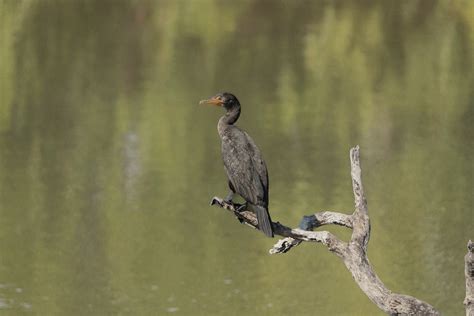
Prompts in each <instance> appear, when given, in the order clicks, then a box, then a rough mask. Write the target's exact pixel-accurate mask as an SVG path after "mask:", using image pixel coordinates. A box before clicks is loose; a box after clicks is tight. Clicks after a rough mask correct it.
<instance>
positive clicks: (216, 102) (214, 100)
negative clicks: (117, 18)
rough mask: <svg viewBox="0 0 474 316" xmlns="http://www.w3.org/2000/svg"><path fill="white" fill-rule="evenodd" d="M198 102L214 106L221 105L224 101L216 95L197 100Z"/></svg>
mask: <svg viewBox="0 0 474 316" xmlns="http://www.w3.org/2000/svg"><path fill="white" fill-rule="evenodd" d="M199 104H210V105H215V106H222V104H224V102H223V101H222V100H220V99H218V98H216V97H212V98H210V99H208V100H202V101H201V102H199Z"/></svg>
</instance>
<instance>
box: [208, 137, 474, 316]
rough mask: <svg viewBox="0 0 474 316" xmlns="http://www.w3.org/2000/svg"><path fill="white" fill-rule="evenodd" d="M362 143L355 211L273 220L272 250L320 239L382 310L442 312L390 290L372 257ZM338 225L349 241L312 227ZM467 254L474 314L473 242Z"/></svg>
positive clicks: (353, 155)
mask: <svg viewBox="0 0 474 316" xmlns="http://www.w3.org/2000/svg"><path fill="white" fill-rule="evenodd" d="M359 158H360V157H359V146H357V147H355V148H351V150H350V162H351V177H352V190H353V193H354V202H355V210H354V212H353V213H352V214H350V215H348V214H343V213H339V212H331V211H323V212H318V213H316V214H313V215H309V216H304V217H303V219H302V220H301V222H300V225H299V227H298V228H290V227H287V226H285V225H283V224H281V223H279V222H274V223H272V224H273V230H274V234H275V235H279V236H282V237H284V238H282V239H280V240H279V241H278V242H277V243H276V244H275V245H274V246H273V247H272V248H271V249H270V251H269V252H270V254H277V253H285V252H288V251H290V250H291V249H292V248H293V247H296V246H298V245H299V244H300V243H302V242H318V243H322V244H323V245H325V246H326V247H327V248H328V250H329V251H330V252H332V253H334V254H336V255H337V256H338V257H339V258H341V259H342V261H343V262H344V265H345V266H346V268H347V269H348V270H349V272H350V273H351V274H352V277H353V278H354V281H355V282H356V283H357V285H359V287H360V289H361V290H362V291H363V292H364V293H365V294H366V295H367V297H368V298H369V299H370V300H371V301H372V302H373V303H374V304H375V305H377V306H378V307H379V308H380V309H381V310H382V311H384V312H385V313H387V314H389V315H439V312H438V311H437V310H436V309H435V308H434V307H433V306H431V305H430V304H428V303H426V302H423V301H421V300H419V299H417V298H415V297H412V296H409V295H404V294H397V293H393V292H392V291H390V290H389V289H388V288H387V287H386V286H385V284H383V282H382V281H381V280H380V278H379V277H378V276H377V274H376V273H375V271H374V269H373V267H372V265H371V264H370V261H369V258H368V257H367V246H368V243H369V240H370V218H369V213H368V207H367V200H366V198H365V194H364V188H363V185H362V176H361V173H362V172H361V168H360V159H359ZM211 205H218V206H220V207H222V208H224V209H227V210H229V211H231V212H232V213H233V214H234V215H235V216H236V217H237V218H238V219H239V221H241V222H243V223H245V224H247V225H249V226H251V227H254V228H258V221H257V218H256V216H255V214H254V213H252V212H250V211H247V210H245V211H241V212H238V211H237V210H236V209H237V205H234V204H230V203H227V202H225V201H224V200H223V199H221V198H218V197H214V198H213V199H212V201H211ZM330 224H334V225H339V226H343V227H347V228H349V229H352V236H351V240H350V241H349V242H344V241H342V240H340V239H339V238H337V237H336V236H335V235H334V234H332V233H330V232H328V231H313V230H314V229H315V228H317V227H321V226H324V225H330ZM468 249H469V251H468V254H467V255H466V258H465V260H466V299H465V301H464V304H465V305H466V314H467V315H468V316H474V243H472V242H469V244H468Z"/></svg>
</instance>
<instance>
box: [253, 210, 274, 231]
mask: <svg viewBox="0 0 474 316" xmlns="http://www.w3.org/2000/svg"><path fill="white" fill-rule="evenodd" d="M252 206H253V208H254V209H255V213H257V220H258V227H259V228H260V230H261V231H263V233H264V234H265V235H266V236H267V237H273V228H272V219H271V218H270V213H268V210H267V209H266V208H264V207H263V206H258V205H252Z"/></svg>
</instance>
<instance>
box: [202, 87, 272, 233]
mask: <svg viewBox="0 0 474 316" xmlns="http://www.w3.org/2000/svg"><path fill="white" fill-rule="evenodd" d="M201 103H207V104H212V105H217V106H222V107H224V108H225V110H226V113H225V115H224V116H222V117H221V118H220V119H219V123H218V124H217V131H218V132H219V136H220V138H221V141H222V147H221V149H222V159H223V160H224V169H225V171H226V173H227V177H228V179H229V188H230V193H229V195H228V196H227V197H226V201H229V202H231V201H232V197H233V195H234V193H237V194H239V195H240V196H242V197H243V198H244V199H245V201H246V202H247V204H248V206H249V207H250V208H251V209H252V210H253V211H254V212H255V213H256V214H257V219H258V225H259V228H260V230H262V231H263V232H264V233H265V235H267V236H268V237H273V229H272V220H271V218H270V214H269V213H268V173H267V167H266V165H265V161H264V160H263V158H262V154H261V153H260V150H259V149H258V147H257V145H255V143H254V141H253V139H252V138H251V137H250V136H249V134H247V133H246V132H245V131H243V130H241V129H240V128H239V127H237V126H235V125H234V123H235V122H236V121H237V120H238V118H239V116H240V103H239V101H238V100H237V98H236V97H235V96H234V95H232V94H230V93H227V92H224V93H219V94H217V95H215V96H214V97H212V98H211V99H209V100H204V101H201Z"/></svg>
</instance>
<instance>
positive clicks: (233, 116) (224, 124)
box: [217, 107, 240, 134]
mask: <svg viewBox="0 0 474 316" xmlns="http://www.w3.org/2000/svg"><path fill="white" fill-rule="evenodd" d="M239 116H240V107H238V108H234V109H231V110H229V111H227V112H226V114H224V115H223V116H222V117H221V118H220V119H219V123H218V124H217V130H218V131H219V134H222V133H223V132H224V131H225V130H226V129H227V128H229V127H230V126H232V125H234V123H235V122H237V120H238V119H239Z"/></svg>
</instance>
